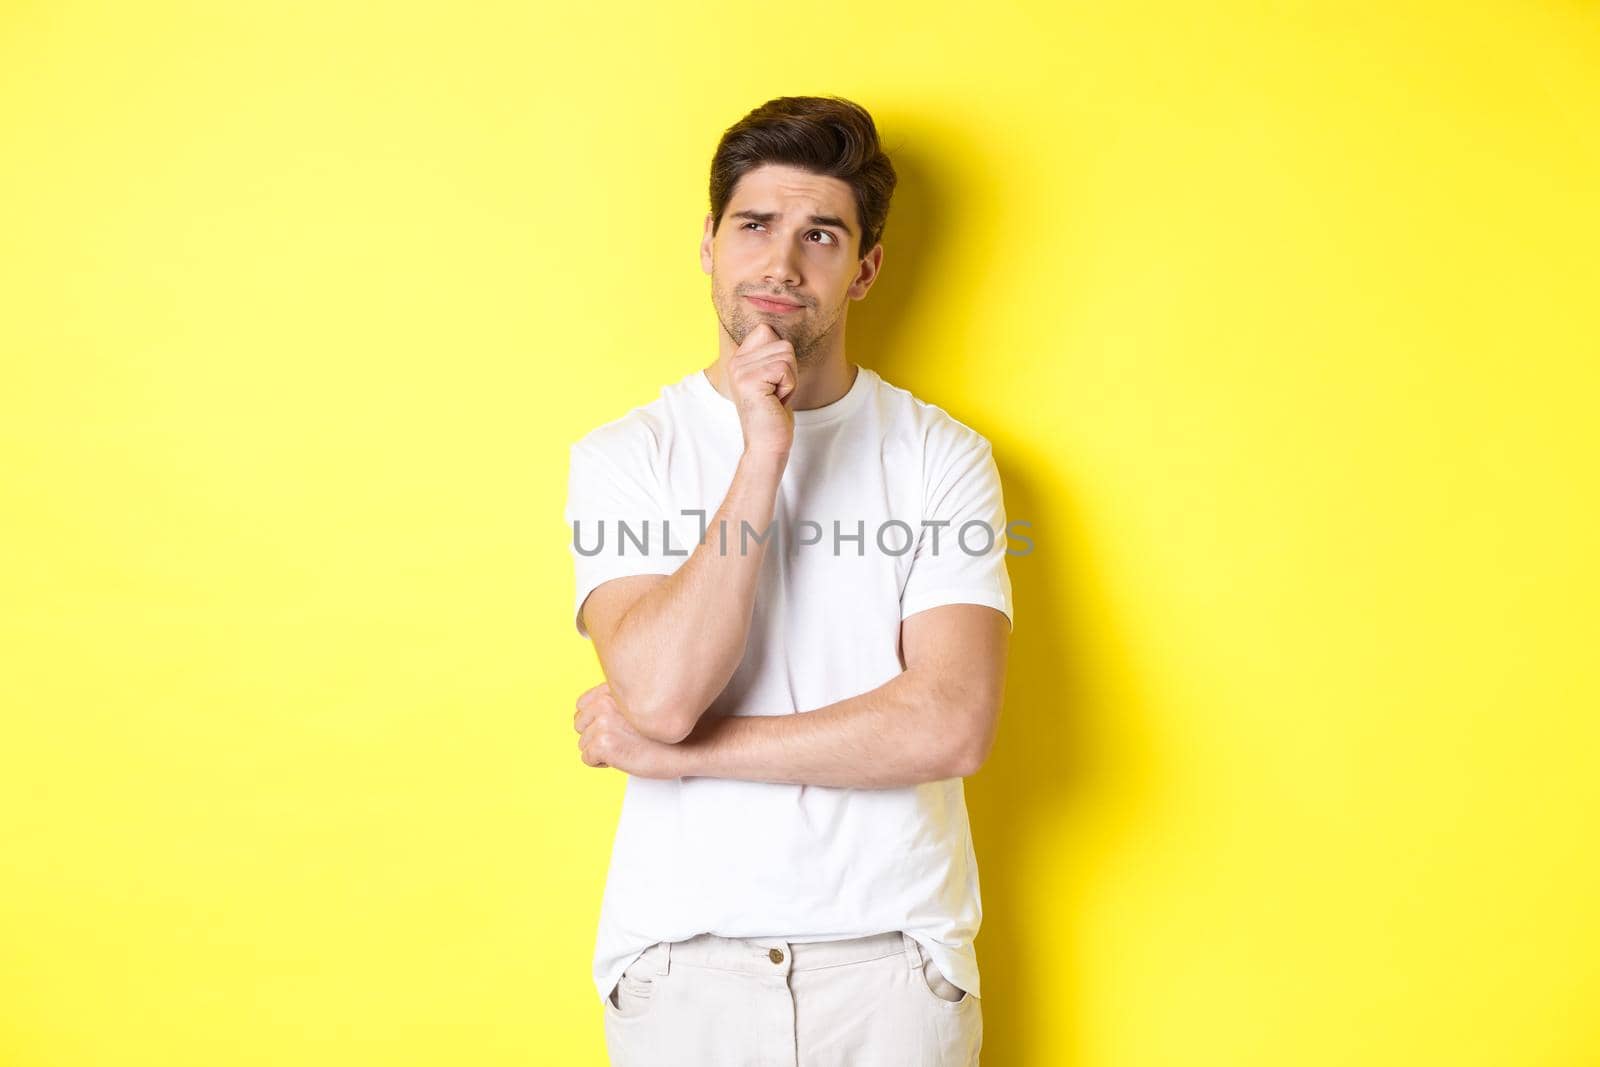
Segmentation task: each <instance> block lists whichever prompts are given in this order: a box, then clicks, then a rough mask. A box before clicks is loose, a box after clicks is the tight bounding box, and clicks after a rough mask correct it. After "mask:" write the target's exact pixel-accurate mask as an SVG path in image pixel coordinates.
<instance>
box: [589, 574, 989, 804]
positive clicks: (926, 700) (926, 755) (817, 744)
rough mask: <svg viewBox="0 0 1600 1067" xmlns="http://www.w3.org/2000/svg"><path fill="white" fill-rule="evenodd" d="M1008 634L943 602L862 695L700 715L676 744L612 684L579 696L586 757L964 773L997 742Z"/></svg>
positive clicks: (681, 768)
mask: <svg viewBox="0 0 1600 1067" xmlns="http://www.w3.org/2000/svg"><path fill="white" fill-rule="evenodd" d="M662 580H663V579H662V578H661V577H660V576H649V577H646V576H641V577H639V578H633V579H625V580H624V581H633V582H638V583H640V584H641V585H645V584H648V583H651V582H659V581H662ZM616 584H618V585H621V584H622V582H618V583H616ZM602 588H604V587H602ZM1010 632H1011V627H1010V622H1009V620H1007V618H1006V617H1005V615H1004V614H1002V613H1001V612H999V611H996V610H995V609H994V608H990V607H986V606H983V605H979V604H946V605H941V606H939V607H934V608H929V609H927V610H925V611H920V612H917V613H916V614H914V615H911V616H909V617H907V618H906V619H905V620H904V622H903V623H902V624H901V631H900V637H901V648H902V653H903V655H904V659H905V664H906V669H905V670H904V671H902V672H901V673H900V674H898V675H896V676H895V677H894V678H892V679H890V680H889V681H888V682H885V683H884V684H883V685H881V686H878V687H877V688H876V689H872V690H869V691H868V692H865V693H862V694H859V695H858V696H853V697H850V698H848V699H845V700H841V701H837V702H836V703H833V704H828V705H826V706H824V707H821V708H817V709H815V710H812V711H803V712H797V713H794V714H777V715H759V714H758V715H737V716H712V717H708V718H702V719H700V720H699V721H698V722H697V723H696V724H695V726H694V728H693V729H692V730H691V731H690V732H689V734H688V735H687V736H685V737H684V738H683V739H682V740H680V741H678V742H676V743H667V742H662V741H659V740H656V739H653V738H649V737H646V736H644V735H642V734H640V733H639V732H638V731H637V730H636V729H634V728H633V727H632V725H631V723H630V721H629V717H628V716H627V715H626V713H625V709H623V708H622V707H620V706H619V705H618V703H617V701H616V698H615V696H614V694H613V693H612V692H611V690H610V687H609V686H608V685H607V684H604V683H603V684H602V685H600V686H596V687H595V688H594V689H591V690H589V691H587V692H586V693H584V694H583V696H582V697H580V698H579V701H578V710H577V714H576V715H575V716H574V728H575V729H576V730H578V732H579V733H580V735H582V736H581V740H580V748H581V750H582V752H583V757H584V762H585V763H588V764H590V765H591V766H610V767H617V768H619V769H622V770H625V771H627V772H628V773H630V774H636V775H640V776H642V777H660V778H679V777H691V776H705V777H716V778H740V779H746V780H750V781H763V782H781V783H791V784H803V785H821V786H838V787H850V788H867V789H870V788H880V789H881V788H894V787H898V786H905V785H913V784H916V783H919V782H927V781H936V780H939V779H943V778H951V777H964V776H967V775H971V774H974V773H976V772H977V770H978V768H979V767H981V766H982V764H983V762H984V761H985V760H986V759H987V758H988V754H989V751H990V748H991V747H992V746H993V743H994V737H995V733H996V730H997V727H998V723H999V715H1000V706H1001V703H1002V701H1003V699H1004V691H1005V666H1006V653H1007V646H1008V644H1009V641H1010Z"/></svg>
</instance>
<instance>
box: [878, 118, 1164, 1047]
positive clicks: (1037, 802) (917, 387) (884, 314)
mask: <svg viewBox="0 0 1600 1067" xmlns="http://www.w3.org/2000/svg"><path fill="white" fill-rule="evenodd" d="M887 140H888V143H889V147H890V151H891V153H892V154H893V158H894V161H895V167H896V171H897V173H898V174H899V184H898V187H897V189H896V191H895V200H894V204H893V207H892V209H891V211H890V217H889V223H888V226H887V228H886V230H885V233H884V259H883V269H882V273H881V275H880V276H879V278H878V280H877V282H875V283H874V285H873V288H872V291H871V292H870V293H869V294H868V296H867V298H866V299H865V300H861V301H856V302H853V303H852V304H851V305H850V319H849V324H848V326H847V334H846V348H847V351H848V353H849V358H850V359H851V360H852V361H854V362H858V363H861V364H863V365H865V366H870V367H872V368H873V369H875V370H877V371H878V372H879V373H880V374H881V375H882V376H883V377H884V379H885V380H887V381H888V382H890V383H891V384H894V385H898V386H901V387H902V388H906V389H909V390H911V392H912V393H914V394H915V395H916V396H918V397H919V398H920V399H922V400H925V401H928V402H929V403H933V404H937V405H939V406H940V407H942V408H944V409H945V410H946V411H948V412H949V413H950V414H951V415H953V416H954V417H955V418H957V419H960V420H961V421H963V422H966V423H968V424H969V425H971V426H972V427H973V428H974V429H976V430H977V431H978V432H979V433H982V434H984V436H986V437H988V438H989V439H990V440H991V441H992V442H993V441H995V439H996V437H997V436H1001V435H999V434H998V428H997V427H991V426H983V425H979V424H978V423H977V422H974V421H972V420H971V419H969V418H967V417H966V413H965V409H966V408H967V405H966V404H965V403H964V398H963V397H960V396H950V395H941V393H940V390H939V387H938V386H936V385H935V384H933V383H934V381H935V379H936V378H937V377H938V374H937V370H938V369H940V368H929V367H927V366H926V361H925V360H923V359H922V358H920V357H919V356H918V354H917V353H916V352H914V351H910V350H909V349H908V347H907V346H906V345H905V344H904V343H902V342H901V341H900V340H899V338H898V337H897V334H898V332H899V331H900V330H902V329H903V328H904V324H906V323H908V322H911V321H914V320H913V318H912V316H914V315H916V314H917V313H918V310H919V308H918V300H917V296H916V294H919V293H923V292H926V291H927V286H926V285H924V284H923V283H924V280H925V279H926V278H928V277H930V276H933V275H935V274H939V273H942V272H958V273H959V274H960V275H962V276H974V277H977V276H984V275H985V273H986V272H999V273H1001V274H1003V272H1004V270H1005V266H1004V262H1003V250H1002V248H1001V242H1000V236H999V235H997V236H996V238H995V239H994V241H993V242H992V244H990V245H987V246H985V245H984V244H983V243H982V241H981V240H980V244H979V248H980V254H979V255H978V256H977V257H975V258H974V259H967V260H963V261H961V262H954V261H952V260H950V258H949V253H948V250H947V249H946V248H945V247H944V246H943V244H942V242H943V240H944V235H945V234H946V233H947V232H948V230H949V229H950V227H951V226H952V222H953V221H956V222H958V223H959V225H960V227H961V228H962V229H964V230H966V231H968V232H969V233H979V234H981V233H982V231H983V229H984V226H983V223H982V221H981V220H974V219H957V217H956V213H958V212H960V211H961V210H962V205H963V204H970V203H974V202H975V198H974V197H972V196H970V195H965V194H964V191H963V190H962V189H960V188H959V187H955V186H950V185H946V184H943V182H944V178H945V175H946V174H947V173H948V172H947V171H946V170H945V169H943V168H941V167H940V166H939V164H938V160H937V159H934V158H931V157H930V158H924V157H922V156H919V155H918V153H917V152H916V150H915V144H916V142H918V141H919V140H920V141H922V142H924V143H928V144H939V145H940V146H941V153H942V154H943V153H947V152H948V151H949V146H950V145H951V144H959V143H960V137H959V131H951V130H941V131H939V133H938V135H937V136H936V137H916V136H913V137H903V136H902V137H899V138H896V137H892V136H891V137H889V138H888V139H887ZM897 143H898V144H899V145H901V147H899V148H896V147H895V146H896V144H897ZM989 248H993V249H994V254H993V255H992V256H991V255H989V254H987V253H988V250H989ZM1070 300H1071V297H1070V294H1068V295H1065V296H1064V297H1063V303H1062V307H1061V308H1060V309H1059V311H1058V313H1070ZM971 312H972V314H973V315H975V316H978V317H981V316H982V314H983V309H982V308H973V309H971ZM1062 355H1063V357H1066V356H1069V355H1070V353H1063V354H1062ZM942 358H945V359H949V358H971V359H978V360H983V361H984V362H985V364H986V365H990V366H992V367H993V368H994V370H995V372H996V373H1004V372H1005V371H1006V369H1007V366H1006V361H1005V360H1004V359H1003V358H1002V357H1000V356H998V355H997V354H996V353H994V352H987V351H986V352H974V353H970V355H969V354H965V353H954V354H947V355H945V356H944V357H942ZM923 383H927V384H926V387H924V385H923ZM1048 450H1049V448H1048V442H1035V443H1034V446H1033V448H1032V449H1031V451H1033V452H1034V453H1035V454H1038V453H1040V452H1046V451H1048ZM995 458H996V463H997V465H998V466H999V469H1000V476H1001V480H1002V483H1003V486H1004V493H1005V503H1006V515H1007V519H1008V521H1016V520H1019V519H1020V520H1027V521H1028V522H1029V523H1031V525H1030V526H1028V527H1021V528H1015V529H1017V532H1018V533H1020V534H1021V535H1023V536H1025V537H1027V538H1029V539H1031V540H1032V542H1033V547H1032V549H1031V550H1027V543H1026V542H1025V541H1021V540H1017V541H1016V542H1015V543H1014V548H1015V549H1016V550H1017V551H1024V550H1027V552H1028V554H1027V555H1020V556H1019V555H1012V556H1010V557H1009V558H1008V559H1007V567H1008V569H1009V571H1010V574H1011V582H1012V589H1013V593H1014V602H1015V611H1016V619H1017V624H1016V631H1015V634H1014V635H1013V638H1012V643H1011V655H1010V660H1009V664H1008V670H1007V679H1006V700H1005V707H1004V710H1003V711H1002V713H1001V721H1000V732H999V737H998V739H997V740H996V742H995V747H994V750H993V752H992V753H991V755H990V758H989V761H988V762H987V763H986V764H985V766H984V767H983V769H982V770H981V771H980V772H979V773H978V774H977V775H975V776H973V777H972V778H969V779H967V781H966V783H965V791H966V797H967V807H968V811H969V813H970V816H971V820H972V833H973V840H974V848H975V850H976V853H977V856H978V868H979V879H980V883H981V888H982V897H983V911H984V918H983V925H982V929H981V930H980V932H979V935H978V940H977V951H978V962H979V967H980V969H981V972H982V975H983V983H984V984H983V991H984V997H983V1012H984V1042H983V1060H984V1063H985V1064H986V1065H992V1067H1003V1065H1008V1064H1045V1063H1048V1064H1051V1065H1052V1067H1074V1065H1078V1064H1082V1063H1086V1062H1087V1055H1086V1052H1085V1050H1084V1049H1083V1048H1082V1046H1081V1043H1080V1037H1079V1034H1080V1028H1079V1018H1080V1016H1081V1008H1080V1004H1081V1002H1082V999H1083V995H1084V991H1085V990H1086V989H1088V988H1090V987H1091V985H1092V983H1093V982H1094V976H1093V975H1091V974H1088V973H1086V971H1085V969H1084V967H1085V965H1084V960H1083V956H1082V953H1081V951H1080V947H1081V940H1082V939H1081V936H1080V931H1081V930H1082V929H1083V927H1082V922H1083V914H1084V902H1085V901H1086V900H1088V899H1089V897H1090V895H1091V894H1092V893H1093V892H1094V886H1095V883H1096V882H1097V881H1098V880H1099V879H1100V878H1101V877H1102V875H1103V873H1104V872H1105V870H1106V866H1107V864H1108V863H1109V862H1111V860H1112V854H1113V852H1114V850H1116V849H1117V848H1118V847H1121V846H1122V845H1123V844H1125V843H1129V842H1131V841H1133V840H1136V839H1137V832H1136V831H1137V826H1138V825H1139V824H1140V823H1141V822H1142V821H1144V819H1145V818H1147V815H1146V812H1147V810H1148V807H1149V803H1148V797H1149V794H1150V788H1149V783H1150V782H1151V780H1152V767H1153V766H1154V765H1155V756H1156V752H1155V750H1157V749H1159V747H1160V746H1159V745H1157V744H1155V741H1156V739H1155V738H1153V737H1152V736H1151V735H1150V731H1149V730H1148V728H1147V727H1146V726H1145V725H1144V724H1145V719H1146V715H1145V714H1144V705H1143V701H1142V699H1141V697H1140V694H1139V692H1138V691H1137V689H1136V688H1134V687H1132V686H1130V684H1129V682H1128V678H1129V677H1130V676H1131V672H1130V671H1129V670H1127V669H1126V667H1125V665H1126V664H1127V662H1128V659H1127V656H1126V655H1125V654H1123V650H1122V648H1121V642H1120V640H1119V634H1120V629H1119V627H1118V626H1117V624H1116V619H1115V617H1114V616H1113V615H1112V614H1111V610H1110V609H1111V607H1112V606H1113V601H1112V598H1111V597H1110V596H1109V595H1108V594H1107V592H1106V591H1105V590H1103V589H1101V588H1099V587H1098V584H1097V581H1096V578H1097V576H1096V572H1095V566H1094V563H1095V550H1094V546H1093V545H1092V544H1091V543H1089V541H1088V536H1087V526H1086V525H1085V524H1083V523H1081V522H1079V521H1078V517H1077V515H1076V513H1075V508H1074V506H1073V499H1072V493H1071V488H1070V487H1069V486H1062V485H1059V484H1053V483H1047V482H1045V481H1043V480H1042V476H1041V472H1037V471H1032V470H1028V469H1025V468H1023V467H1021V466H1019V465H1018V464H1017V463H1016V462H1015V460H1014V459H1012V458H1010V457H1008V456H1007V455H1006V450H1005V449H1004V448H1003V447H1002V446H1001V445H1000V444H999V443H998V442H996V448H995ZM1091 655H1092V657H1093V660H1094V662H1095V663H1096V664H1098V665H1102V666H1101V669H1102V670H1103V669H1104V667H1103V665H1104V664H1107V663H1109V664H1111V665H1113V667H1114V668H1117V677H1116V684H1115V687H1114V689H1113V688H1112V686H1111V685H1110V684H1109V683H1107V682H1106V681H1104V680H1103V679H1096V678H1095V677H1094V676H1092V675H1090V674H1089V673H1088V672H1087V670H1086V667H1087V666H1088V665H1089V664H1090V662H1091V661H1090V659H1089V658H1088V657H1089V656H1091ZM1108 813H1114V816H1115V821H1114V823H1109V824H1106V825H1096V823H1095V821H1094V820H1096V819H1099V820H1101V822H1102V823H1104V822H1105V821H1106V819H1107V814H1108ZM1041 882H1043V883H1044V884H1041ZM1039 901H1044V902H1046V905H1047V906H1048V907H1049V908H1050V909H1051V911H1050V914H1048V915H1039V914H1035V913H1032V912H1030V908H1036V907H1037V906H1038V902H1039ZM1041 920H1043V921H1042V922H1041ZM1028 974H1033V975H1040V976H1043V977H1044V978H1045V980H1044V981H1042V982H1039V983H1033V984H1030V983H1028V982H1027V981H1026V980H1025V976H1026V975H1028ZM1042 1033H1053V1034H1054V1035H1055V1036H1053V1037H1052V1038H1050V1039H1049V1047H1039V1046H1038V1045H1037V1044H1036V1042H1037V1040H1038V1039H1037V1038H1036V1037H1035V1036H1033V1035H1039V1034H1042Z"/></svg>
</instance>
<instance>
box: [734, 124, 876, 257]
mask: <svg viewBox="0 0 1600 1067" xmlns="http://www.w3.org/2000/svg"><path fill="white" fill-rule="evenodd" d="M767 163H781V164H786V165H788V166H793V167H801V168H803V169H805V170H808V171H811V172H812V173H813V174H820V175H824V176H826V177H830V178H838V179H839V180H841V181H844V182H847V183H848V184H849V185H850V188H851V189H852V190H854V192H855V199H856V218H857V219H858V220H859V222H860V226H861V232H860V233H859V234H858V235H857V240H858V241H859V242H860V243H859V244H858V245H857V246H856V258H857V259H860V258H861V257H863V256H865V255H866V254H867V253H868V252H870V251H872V248H873V246H874V245H876V244H877V243H878V241H879V240H880V239H881V238H882V237H883V228H884V225H885V224H886V223H887V222H888V220H889V198H890V197H891V196H893V195H894V183H895V173H894V164H892V163H890V162H889V157H888V155H887V154H886V153H885V152H884V151H883V149H882V148H881V147H879V145H878V128H877V126H876V125H874V123H873V121H872V116H871V115H870V114H868V113H867V109H866V108H864V107H862V106H861V105H860V104H857V103H853V102H852V101H849V100H846V99H844V98H843V97H841V96H779V97H775V98H774V99H772V100H768V101H767V102H766V103H765V104H762V105H761V106H760V107H758V108H756V109H755V110H754V111H752V112H750V113H749V114H748V115H746V116H745V117H744V118H742V119H740V120H739V121H738V122H736V123H735V124H734V125H732V126H730V127H728V129H727V130H726V131H724V132H723V134H722V140H721V141H719V142H718V143H717V151H716V154H715V155H714V156H712V158H711V214H712V221H711V232H712V234H715V233H716V232H717V227H719V226H721V225H722V213H723V212H724V211H725V210H726V209H727V207H728V201H729V200H730V199H731V198H732V197H733V187H734V186H735V185H737V184H738V182H739V179H740V178H741V177H742V176H743V175H744V173H745V172H746V171H749V170H753V169H755V168H756V167H760V166H762V165H764V164H767Z"/></svg>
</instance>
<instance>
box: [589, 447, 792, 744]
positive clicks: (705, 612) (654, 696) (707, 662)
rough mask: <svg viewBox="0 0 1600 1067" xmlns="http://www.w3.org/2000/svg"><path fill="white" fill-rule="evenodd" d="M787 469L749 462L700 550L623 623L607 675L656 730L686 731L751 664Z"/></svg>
mask: <svg viewBox="0 0 1600 1067" xmlns="http://www.w3.org/2000/svg"><path fill="white" fill-rule="evenodd" d="M784 462H785V461H784V460H783V459H782V458H781V457H779V458H766V457H758V456H753V455H752V454H750V453H745V454H744V455H743V456H741V458H740V460H739V465H738V467H737V468H736V469H735V471H734V475H733V480H732V482H731V483H730V484H729V486H728V492H727V494H726V495H725V496H724V497H723V501H722V506H721V507H719V508H718V509H717V513H716V514H715V515H714V516H712V518H711V520H710V521H709V522H708V523H707V525H706V532H705V536H704V537H703V538H702V539H701V541H700V544H698V545H697V546H695V548H694V550H693V551H692V552H691V553H690V555H689V558H688V559H686V560H685V561H684V563H683V565H682V566H681V567H679V568H678V569H677V570H676V571H674V572H673V573H672V574H670V575H668V576H667V578H666V580H665V581H663V582H661V583H660V584H658V585H656V586H654V587H652V588H651V589H650V590H649V591H648V592H647V593H645V594H644V595H643V596H641V597H640V598H639V599H638V600H637V601H635V602H634V604H633V605H632V606H631V607H630V608H629V609H628V611H627V612H626V613H625V614H624V615H623V617H622V621H621V622H620V623H619V624H618V626H617V630H616V633H615V634H614V635H613V637H612V640H611V642H610V644H611V652H610V656H609V662H606V663H605V664H604V666H605V669H606V675H607V677H608V678H611V679H612V681H613V684H614V685H616V687H617V688H618V690H620V691H621V692H623V693H625V694H626V695H627V697H628V698H629V699H630V700H631V701H632V704H633V705H634V706H635V707H638V708H640V709H641V710H644V711H645V714H647V715H649V716H650V718H651V719H652V720H654V721H655V722H656V723H658V724H659V723H669V724H674V723H675V724H677V725H678V727H679V728H680V729H681V730H682V731H684V732H687V731H688V730H689V729H690V728H691V727H692V726H693V725H694V724H695V722H696V721H697V720H698V719H699V716H700V714H701V712H703V711H705V709H706V708H707V707H708V706H709V705H710V703H711V701H712V700H714V699H715V698H716V696H717V694H718V693H721V692H722V690H723V688H724V687H725V686H726V685H727V684H728V679H730V678H732V677H733V672H734V671H735V670H736V669H738V666H739V662H740V660H741V659H743V658H744V651H745V644H746V641H747V640H748V635H749V629H750V619H751V615H752V613H753V611H754V608H755V596H756V588H757V586H758V584H759V579H760V575H761V564H762V560H763V558H764V557H765V554H766V544H765V542H762V541H757V540H756V537H757V536H760V535H762V534H764V533H765V532H766V531H767V527H768V526H770V525H771V523H772V514H773V509H774V506H775V501H776V498H777V493H778V485H779V483H780V482H781V481H782V479H783V470H784ZM745 523H748V524H749V526H750V528H751V531H752V535H751V536H749V537H748V538H747V537H746V536H745V535H744V525H743V524H745Z"/></svg>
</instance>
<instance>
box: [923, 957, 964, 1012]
mask: <svg viewBox="0 0 1600 1067" xmlns="http://www.w3.org/2000/svg"><path fill="white" fill-rule="evenodd" d="M921 984H922V987H923V988H924V989H926V990H927V991H928V995H929V996H931V997H934V998H935V999H937V1000H938V1001H939V1003H941V1004H948V1005H952V1006H954V1005H959V1004H960V1003H961V1002H962V1001H964V1000H966V999H968V996H969V994H968V993H967V991H966V990H965V989H962V988H961V987H960V986H958V985H956V984H955V983H954V982H952V981H950V979H948V978H946V977H945V976H944V975H943V974H941V973H940V972H939V968H938V966H937V965H936V964H935V963H934V962H933V957H932V956H929V955H928V953H927V952H926V950H924V951H923V952H922V983H921Z"/></svg>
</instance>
